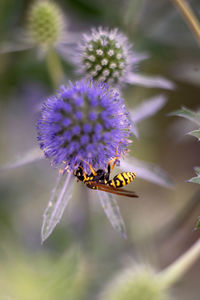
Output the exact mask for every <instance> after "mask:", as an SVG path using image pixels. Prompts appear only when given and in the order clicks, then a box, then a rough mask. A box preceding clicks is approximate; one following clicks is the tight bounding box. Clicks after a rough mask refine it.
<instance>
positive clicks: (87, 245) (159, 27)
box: [0, 0, 200, 300]
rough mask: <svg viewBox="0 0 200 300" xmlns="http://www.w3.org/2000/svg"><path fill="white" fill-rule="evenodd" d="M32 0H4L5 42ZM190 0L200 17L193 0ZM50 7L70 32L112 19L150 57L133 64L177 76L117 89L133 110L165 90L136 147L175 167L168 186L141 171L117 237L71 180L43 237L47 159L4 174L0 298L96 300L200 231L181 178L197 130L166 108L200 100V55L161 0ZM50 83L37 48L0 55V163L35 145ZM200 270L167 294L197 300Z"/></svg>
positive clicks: (51, 174)
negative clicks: (157, 84)
mask: <svg viewBox="0 0 200 300" xmlns="http://www.w3.org/2000/svg"><path fill="white" fill-rule="evenodd" d="M31 2H32V1H28V0H27V1H16V0H1V1H0V43H1V45H0V48H1V47H3V45H5V43H11V42H12V43H17V41H18V40H19V38H20V34H21V30H22V29H23V28H24V26H25V21H26V15H27V10H28V7H29V5H30V4H31ZM190 2H191V6H192V7H193V9H194V11H195V13H196V14H197V16H198V17H199V18H200V3H199V1H198V0H196V1H194V0H193V1H190ZM57 4H60V6H61V7H62V9H63V12H64V13H65V14H66V19H67V21H68V30H69V31H71V32H76V33H81V32H83V31H84V30H86V31H87V30H89V29H90V28H91V27H92V26H99V25H103V26H106V27H111V28H113V27H119V28H120V30H122V31H123V32H124V33H125V34H126V35H127V36H128V37H129V38H130V41H131V42H132V43H133V46H134V49H135V50H136V51H138V52H139V51H143V52H147V53H149V56H150V58H149V59H148V60H145V61H143V62H142V63H141V64H140V67H139V71H140V72H141V73H144V74H148V75H160V76H163V77H166V78H168V79H170V80H172V81H174V82H175V83H176V89H175V90H174V91H163V90H160V89H148V88H143V87H137V86H129V87H127V88H126V89H125V90H124V98H125V101H126V103H127V104H128V107H129V108H133V107H134V106H135V105H136V104H139V103H140V102H141V101H143V100H144V99H147V98H149V97H151V96H154V95H156V94H159V93H164V94H165V95H167V97H168V101H167V104H166V105H165V107H164V108H163V109H162V110H161V111H160V112H158V113H157V114H156V115H155V116H154V117H151V118H149V119H147V120H145V121H143V122H142V123H141V124H140V125H139V133H140V138H139V140H136V139H134V143H133V144H132V146H131V155H133V156H135V157H137V158H139V159H142V160H145V161H149V162H153V163H156V164H158V165H159V166H161V167H162V168H163V169H164V170H166V171H167V172H168V173H169V174H170V175H171V177H172V179H173V181H174V189H172V190H169V189H166V188H163V187H159V186H157V185H155V184H152V183H150V182H146V181H144V180H141V179H136V180H135V182H134V183H133V184H131V189H134V190H135V191H137V193H138V194H139V195H140V198H138V199H136V200H133V199H128V198H127V199H125V198H122V197H118V198H117V201H118V204H119V206H120V208H121V212H122V215H123V217H124V220H125V223H126V226H127V232H128V239H127V240H124V239H123V238H122V237H121V236H120V235H119V234H118V233H116V232H115V231H114V230H113V229H112V228H111V226H110V224H109V222H108V220H107V218H106V216H105V215H104V213H103V210H102V208H101V207H100V204H99V203H98V200H97V199H96V197H94V194H93V192H92V191H88V190H86V188H85V187H84V186H83V185H82V184H81V183H77V184H76V185H75V191H74V195H73V199H72V200H71V202H70V204H69V206H68V208H67V210H66V212H65V213H64V216H63V218H62V221H61V222H60V224H59V225H58V226H57V227H56V229H55V230H54V232H53V234H52V235H51V236H50V238H49V239H48V240H47V241H46V242H45V243H44V244H43V245H41V244H40V227H41V223H42V214H43V211H44V209H45V207H46V205H47V202H48V199H49V196H50V192H51V190H52V188H53V186H54V184H55V180H56V176H57V170H54V169H52V168H51V167H50V164H49V162H48V161H46V160H44V161H42V162H36V163H32V164H29V165H27V166H22V167H19V168H16V169H13V170H12V169H11V170H7V171H1V172H0V195H1V197H0V237H1V238H0V266H1V267H0V299H2V300H4V299H5V300H6V299H17V300H18V299H19V300H23V299H26V300H27V299H30V300H32V299H34V300H35V299H36V300H37V299H44V300H45V299H50V300H51V299H52V300H54V299H59V300H61V299H70V300H77V299H81V300H82V299H92V300H93V299H97V297H98V295H99V294H100V292H101V291H102V290H103V289H104V286H105V285H106V284H107V282H109V281H110V280H111V279H112V278H113V276H115V274H117V273H120V270H122V269H123V267H124V266H126V265H127V262H129V261H131V262H137V263H144V262H145V263H146V262H148V264H151V265H152V266H153V267H154V268H156V269H157V270H162V269H163V268H164V267H165V266H167V265H168V264H170V263H171V262H173V261H174V260H175V259H176V258H177V257H179V255H181V254H182V253H183V252H184V251H185V250H187V249H188V248H189V247H190V246H191V245H192V244H193V243H194V241H195V240H196V239H197V238H199V234H200V233H199V231H194V230H193V229H194V227H195V223H196V219H197V217H198V216H199V215H200V191H199V186H198V185H195V184H190V183H187V182H186V181H187V180H188V179H189V178H191V177H193V176H194V171H193V167H194V166H200V155H199V154H200V145H199V143H198V142H197V139H195V138H194V137H191V136H187V135H186V133H187V132H189V131H191V130H192V129H195V128H196V127H195V126H194V125H193V124H192V123H190V122H189V121H186V120H183V119H179V118H175V117H169V116H167V114H168V113H169V112H171V111H173V110H176V109H179V108H180V107H181V106H182V105H184V106H187V107H188V108H191V109H194V110H198V109H199V106H200V100H199V99H200V84H199V82H200V51H199V46H198V45H197V42H196V40H195V38H194V36H193V34H192V33H191V31H190V30H189V28H188V27H187V25H186V24H185V22H184V20H183V18H182V16H181V15H180V14H179V12H178V11H177V10H176V8H175V7H174V6H173V3H172V1H168V0H163V1H160V0H154V1H150V0H142V1H139V0H135V1H134V0H129V1H128V0H127V1H126V0H124V1H119V0H110V1H105V0H87V1H86V0H66V1H64V0H62V1H57ZM62 63H63V67H64V70H65V74H66V76H67V78H69V79H72V80H74V79H75V75H74V73H73V65H72V64H71V63H70V61H69V62H64V61H62ZM53 91H54V89H53V86H52V84H51V80H50V77H49V74H48V71H47V68H46V65H45V62H43V61H42V60H40V59H38V57H37V55H36V51H35V49H31V50H26V51H21V52H12V51H11V52H7V53H2V54H0V149H1V151H0V164H1V165H4V164H6V163H7V162H9V161H11V160H13V158H15V157H20V156H21V155H23V154H24V153H26V151H28V150H30V149H31V148H33V147H35V146H36V145H37V141H36V132H35V121H36V118H37V112H38V107H39V105H40V103H41V101H42V99H43V98H44V97H45V96H47V95H49V94H51V93H53ZM133 171H134V170H133ZM194 195H196V196H195V197H194ZM185 206H186V209H184V207H185ZM182 211H183V212H184V215H183V217H182V219H180V221H179V217H177V216H180V212H182ZM174 220H176V222H174ZM169 226H170V227H169ZM169 228H170V229H169ZM199 270H200V263H199V262H198V263H196V265H195V266H194V267H193V268H192V269H191V270H190V271H189V272H188V273H187V274H186V275H185V276H184V278H183V279H182V281H181V282H180V283H179V284H178V285H176V286H175V287H174V288H173V291H172V294H173V299H177V300H179V299H181V300H186V299H192V300H199V298H200V288H199V276H200V271H199ZM137 300H139V299H137Z"/></svg>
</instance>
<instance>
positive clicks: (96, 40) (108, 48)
mask: <svg viewBox="0 0 200 300" xmlns="http://www.w3.org/2000/svg"><path fill="white" fill-rule="evenodd" d="M78 51H79V54H78V56H79V61H80V65H81V66H82V69H81V71H82V72H83V73H84V75H85V76H86V77H88V78H92V79H94V80H98V81H102V82H106V83H108V84H118V83H120V82H123V79H124V76H125V75H126V73H127V72H129V70H130V69H131V57H132V56H133V53H132V51H131V45H130V44H129V42H128V39H127V38H126V37H125V36H124V35H123V34H122V33H119V32H118V30H117V29H114V30H110V31H108V30H104V29H102V28H98V29H97V30H96V29H93V30H92V31H91V33H90V34H87V35H86V34H85V35H83V40H82V43H81V44H80V45H79V50H78Z"/></svg>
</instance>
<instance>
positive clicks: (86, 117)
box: [37, 81, 130, 171]
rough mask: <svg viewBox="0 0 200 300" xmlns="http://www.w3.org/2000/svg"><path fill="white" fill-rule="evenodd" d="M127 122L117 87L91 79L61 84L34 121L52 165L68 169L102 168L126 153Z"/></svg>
mask: <svg viewBox="0 0 200 300" xmlns="http://www.w3.org/2000/svg"><path fill="white" fill-rule="evenodd" d="M129 129H130V123H129V120H128V117H127V112H126V109H125V106H124V103H123V100H122V99H121V98H120V96H119V93H118V92H117V91H116V90H113V89H110V88H109V86H108V85H106V84H103V83H97V82H93V81H88V82H86V81H80V82H76V83H75V84H72V83H71V84H70V85H69V86H68V87H65V86H62V87H61V89H60V91H59V92H58V94H57V95H56V96H52V97H50V98H48V99H47V100H46V101H45V102H44V104H43V106H42V112H41V115H40V118H39V120H38V122H37V131H38V140H39V141H40V146H41V148H42V149H43V150H44V153H45V155H46V157H48V158H50V159H51V161H52V163H53V164H56V165H60V164H62V163H64V165H65V167H68V169H69V170H71V171H72V170H74V169H76V168H77V167H78V166H79V164H80V163H81V164H82V165H83V168H84V169H85V170H86V171H88V164H91V165H92V166H93V167H94V168H95V169H99V168H102V169H104V168H105V167H106V165H107V163H108V161H109V160H110V159H112V158H113V157H115V156H116V149H117V148H118V153H119V156H121V155H123V154H124V153H125V152H126V146H127V145H128V142H129V140H128V137H129V136H130V131H129Z"/></svg>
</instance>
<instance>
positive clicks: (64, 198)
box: [41, 173, 74, 242]
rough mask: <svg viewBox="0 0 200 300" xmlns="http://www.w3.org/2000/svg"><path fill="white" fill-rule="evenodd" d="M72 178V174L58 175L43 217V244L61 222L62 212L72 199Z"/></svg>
mask: <svg viewBox="0 0 200 300" xmlns="http://www.w3.org/2000/svg"><path fill="white" fill-rule="evenodd" d="M73 185H74V177H73V176H72V173H65V174H64V175H62V174H59V176H58V179H57V183H56V186H55V188H54V189H53V191H52V195H51V198H50V200H49V203H48V205H47V208H46V210H45V212H44V215H43V223H42V230H41V240H42V242H44V241H45V240H46V239H47V238H48V237H49V235H50V234H51V233H52V231H53V230H54V228H55V226H56V225H57V224H58V222H59V221H60V220H61V218H62V215H63V212H64V210H65V208H66V206H67V204H68V202H69V200H70V199H71V198H72V189H73Z"/></svg>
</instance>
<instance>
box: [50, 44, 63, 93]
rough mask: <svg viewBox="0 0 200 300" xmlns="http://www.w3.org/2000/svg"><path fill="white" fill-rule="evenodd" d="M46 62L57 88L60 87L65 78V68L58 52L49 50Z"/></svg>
mask: <svg viewBox="0 0 200 300" xmlns="http://www.w3.org/2000/svg"><path fill="white" fill-rule="evenodd" d="M46 63H47V68H48V72H49V75H50V77H51V80H52V82H53V85H54V87H55V88H58V86H59V85H60V83H61V82H62V80H63V78H64V72H63V68H62V65H61V62H60V59H59V57H58V55H57V53H56V52H55V51H54V50H49V51H48V53H47V55H46Z"/></svg>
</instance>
